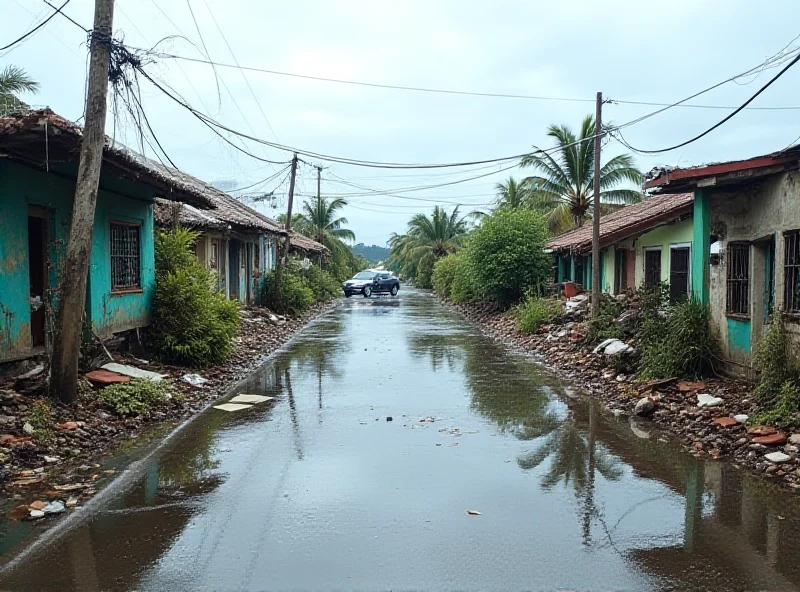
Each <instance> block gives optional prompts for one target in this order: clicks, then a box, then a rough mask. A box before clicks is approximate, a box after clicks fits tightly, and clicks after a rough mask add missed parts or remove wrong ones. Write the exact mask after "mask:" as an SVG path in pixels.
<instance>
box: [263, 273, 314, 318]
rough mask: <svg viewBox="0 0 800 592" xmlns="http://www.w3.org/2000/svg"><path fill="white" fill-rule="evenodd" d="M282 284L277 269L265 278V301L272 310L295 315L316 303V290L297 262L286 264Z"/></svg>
mask: <svg viewBox="0 0 800 592" xmlns="http://www.w3.org/2000/svg"><path fill="white" fill-rule="evenodd" d="M280 284H281V285H280V286H279V285H278V274H277V270H274V269H273V270H272V271H270V272H269V273H268V274H267V275H266V277H265V278H264V283H263V288H262V290H263V294H264V298H263V302H264V304H265V305H266V306H267V307H269V308H271V309H272V310H274V311H277V312H280V313H289V314H293V315H295V314H299V313H302V312H305V311H306V310H308V308H309V307H310V306H311V305H312V304H313V303H314V292H313V291H312V290H311V288H310V287H309V286H308V282H307V281H306V279H305V278H304V277H303V276H302V275H301V272H300V269H299V267H298V266H297V265H296V264H293V263H292V264H289V265H286V267H285V268H284V270H283V276H282V278H281V282H280Z"/></svg>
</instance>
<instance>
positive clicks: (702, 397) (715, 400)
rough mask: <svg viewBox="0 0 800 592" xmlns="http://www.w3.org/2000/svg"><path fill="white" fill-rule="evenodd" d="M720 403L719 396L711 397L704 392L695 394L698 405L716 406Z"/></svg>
mask: <svg viewBox="0 0 800 592" xmlns="http://www.w3.org/2000/svg"><path fill="white" fill-rule="evenodd" d="M721 404H722V399H720V398H719V397H713V396H711V395H709V394H706V393H699V394H698V395H697V406H698V407H716V406H717V405H721Z"/></svg>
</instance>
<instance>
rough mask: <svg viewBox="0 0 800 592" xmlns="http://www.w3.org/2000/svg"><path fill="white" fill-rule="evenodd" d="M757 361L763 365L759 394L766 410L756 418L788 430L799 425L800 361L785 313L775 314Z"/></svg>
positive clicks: (760, 347)
mask: <svg viewBox="0 0 800 592" xmlns="http://www.w3.org/2000/svg"><path fill="white" fill-rule="evenodd" d="M755 362H756V367H757V368H759V376H758V385H757V386H756V390H755V396H756V400H757V401H758V402H759V404H760V405H761V406H762V408H763V409H764V411H762V412H761V413H759V414H758V415H756V416H755V417H754V418H753V421H754V422H758V423H764V424H770V425H776V426H778V427H781V428H784V429H785V428H789V427H794V426H797V425H798V424H799V423H800V418H798V411H800V409H799V408H798V406H799V405H800V361H798V358H797V355H796V354H795V353H794V350H793V348H792V342H791V339H790V338H789V333H788V331H787V330H786V315H785V313H783V312H781V311H776V312H775V313H774V316H773V319H772V325H771V326H770V328H769V331H768V332H767V334H766V336H765V337H764V339H762V340H761V343H760V344H759V345H758V349H757V350H756V356H755Z"/></svg>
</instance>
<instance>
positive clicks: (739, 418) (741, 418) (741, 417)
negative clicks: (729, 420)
mask: <svg viewBox="0 0 800 592" xmlns="http://www.w3.org/2000/svg"><path fill="white" fill-rule="evenodd" d="M733 419H735V420H736V421H738V422H739V423H745V422H746V421H747V420H748V419H750V416H749V415H745V414H744V413H740V414H738V415H734V416H733Z"/></svg>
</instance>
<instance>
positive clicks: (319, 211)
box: [316, 165, 323, 267]
mask: <svg viewBox="0 0 800 592" xmlns="http://www.w3.org/2000/svg"><path fill="white" fill-rule="evenodd" d="M316 168H317V216H319V215H320V214H322V190H321V185H322V167H321V166H320V165H317V167H316ZM322 241H323V229H322V228H318V229H317V242H318V243H319V244H322ZM322 257H323V253H320V254H319V266H320V267H322Z"/></svg>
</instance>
